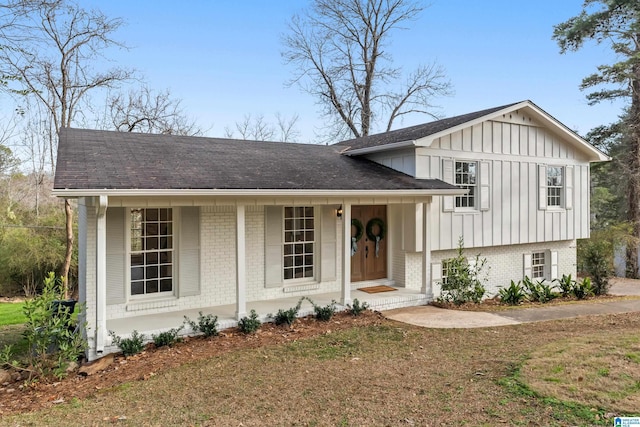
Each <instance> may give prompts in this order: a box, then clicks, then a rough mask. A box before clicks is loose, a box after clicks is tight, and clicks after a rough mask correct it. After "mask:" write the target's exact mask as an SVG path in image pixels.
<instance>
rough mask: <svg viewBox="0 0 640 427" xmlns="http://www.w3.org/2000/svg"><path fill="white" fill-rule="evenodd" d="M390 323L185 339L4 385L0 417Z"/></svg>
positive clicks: (370, 316) (370, 319)
mask: <svg viewBox="0 0 640 427" xmlns="http://www.w3.org/2000/svg"><path fill="white" fill-rule="evenodd" d="M382 322H385V319H384V317H383V316H382V315H381V314H380V313H378V312H371V311H366V312H363V313H362V314H361V315H360V316H358V317H354V316H352V315H350V314H348V313H337V314H336V315H335V316H334V317H333V318H332V319H331V320H330V321H329V322H320V321H317V320H315V318H313V317H306V318H301V319H298V320H297V321H296V323H294V325H293V327H291V328H288V327H283V326H275V325H274V324H272V323H264V324H263V325H262V326H261V328H260V330H259V331H258V332H257V333H256V334H253V335H245V334H242V333H240V332H239V331H238V330H237V329H227V330H224V331H222V332H220V335H219V336H217V337H212V338H208V339H205V338H203V337H192V338H186V339H184V340H183V341H182V342H179V343H177V344H176V345H174V346H173V347H162V348H158V349H156V348H154V346H153V345H152V344H151V345H149V346H147V349H146V350H145V351H144V352H142V353H140V354H137V355H134V356H130V357H127V358H125V357H124V356H122V355H121V354H119V355H116V357H115V360H114V363H113V364H111V365H110V366H108V367H107V368H106V369H105V370H104V371H102V372H99V373H97V374H95V375H91V376H82V375H79V374H77V373H76V372H74V373H72V374H70V375H69V376H67V377H66V378H64V379H63V380H60V381H48V382H36V383H33V384H22V383H20V382H17V383H13V384H8V385H0V415H9V414H15V413H22V412H30V411H35V410H38V409H42V408H47V407H50V406H52V405H55V404H59V403H63V402H69V401H70V400H72V399H74V398H77V399H84V398H87V397H89V396H91V395H94V394H95V393H98V392H100V390H104V389H109V388H112V387H116V386H118V385H120V384H123V383H126V382H130V381H145V380H147V379H149V378H151V377H152V376H154V375H155V374H156V373H157V372H159V371H162V370H166V369H170V368H174V367H177V366H180V365H183V364H185V363H187V362H191V361H196V360H203V359H207V358H211V357H214V356H216V355H219V354H223V353H226V352H230V351H234V350H240V349H251V348H258V347H263V346H270V345H277V344H283V343H289V342H294V341H297V340H301V339H306V338H310V337H314V336H319V335H322V334H327V333H331V332H332V331H338V330H343V329H348V328H351V327H354V326H367V325H374V324H380V323H382Z"/></svg>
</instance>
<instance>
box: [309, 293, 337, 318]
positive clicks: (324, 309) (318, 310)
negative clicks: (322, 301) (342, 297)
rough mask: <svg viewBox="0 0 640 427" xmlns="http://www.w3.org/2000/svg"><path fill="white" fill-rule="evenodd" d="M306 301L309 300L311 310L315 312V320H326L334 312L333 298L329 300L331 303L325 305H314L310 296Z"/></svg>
mask: <svg viewBox="0 0 640 427" xmlns="http://www.w3.org/2000/svg"><path fill="white" fill-rule="evenodd" d="M307 301H309V302H310V303H311V305H312V306H313V311H314V313H315V314H316V319H317V320H320V321H322V322H328V321H329V320H331V318H332V317H333V315H334V314H335V313H336V302H335V301H334V300H331V304H327V305H325V306H319V305H316V303H314V302H313V301H312V300H311V299H310V298H307Z"/></svg>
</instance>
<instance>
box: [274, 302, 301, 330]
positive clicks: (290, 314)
mask: <svg viewBox="0 0 640 427" xmlns="http://www.w3.org/2000/svg"><path fill="white" fill-rule="evenodd" d="M303 299H304V298H300V300H299V301H298V304H296V306H295V307H291V308H289V309H287V310H283V309H279V310H278V312H277V313H276V315H275V316H272V315H269V317H273V320H274V322H275V324H276V325H278V326H279V325H287V326H291V325H293V323H294V322H295V321H296V319H297V318H298V312H299V311H300V307H302V301H303Z"/></svg>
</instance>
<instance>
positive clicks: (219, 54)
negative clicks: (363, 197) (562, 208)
mask: <svg viewBox="0 0 640 427" xmlns="http://www.w3.org/2000/svg"><path fill="white" fill-rule="evenodd" d="M81 4H83V5H85V6H86V7H88V8H90V7H98V8H100V9H101V10H102V11H103V12H105V13H106V14H107V15H108V16H111V17H121V18H123V19H124V20H125V21H126V26H125V27H123V28H122V29H121V30H120V31H119V32H118V33H117V35H116V38H117V39H118V40H120V41H123V42H125V43H126V44H127V45H129V46H130V47H131V49H130V50H128V51H126V50H120V51H117V52H110V53H109V56H110V57H111V58H113V59H114V61H115V62H116V63H117V64H118V65H121V66H126V67H132V68H136V69H137V70H138V71H139V72H140V73H141V74H142V75H143V77H144V80H145V81H146V82H147V84H148V85H149V86H150V87H151V88H153V89H156V90H164V89H169V90H170V91H171V93H172V95H173V96H174V97H175V98H179V99H182V106H183V108H184V110H185V112H186V113H188V114H189V115H190V116H192V117H194V118H195V119H196V120H197V121H198V123H199V124H200V125H201V126H202V127H203V128H206V129H209V130H208V132H207V134H208V135H210V136H223V134H224V128H225V126H232V125H233V123H235V122H236V121H240V120H242V118H243V116H244V115H245V114H252V115H254V116H255V115H260V114H262V115H264V116H265V118H267V119H273V115H274V114H275V113H281V114H282V115H284V116H286V117H290V116H292V115H294V114H298V115H299V122H298V128H299V130H300V131H301V133H302V136H301V138H300V142H313V141H314V140H315V139H316V136H315V135H316V133H317V132H316V131H317V130H318V129H320V128H322V126H323V123H322V121H321V120H320V117H319V114H318V112H317V106H316V105H315V100H314V99H313V98H312V97H310V96H309V95H307V94H306V93H303V92H302V91H301V90H300V89H299V88H298V87H296V86H293V87H289V88H288V87H286V86H285V82H286V81H287V80H288V79H289V78H290V77H291V74H292V69H291V68H290V67H289V66H287V65H286V64H284V63H283V61H282V59H281V56H280V52H281V49H282V45H281V43H280V37H281V35H282V34H283V33H284V32H286V28H287V22H288V21H289V20H290V18H291V16H292V15H293V14H294V13H295V12H298V11H300V10H302V9H303V8H304V7H305V6H306V5H307V4H308V3H307V2H306V1H303V0H287V1H285V0H278V1H276V0H274V1H264V0H244V1H236V0H215V1H205V0H199V1H189V2H176V1H167V0H154V1H142V0H138V1H130V0H129V1H123V0H109V1H108V2H103V1H89V0H84V1H81ZM581 5H582V0H562V1H558V0H537V1H534V2H515V1H513V0H487V1H480V0H434V1H432V2H431V3H430V6H429V7H428V8H427V9H426V10H425V11H424V12H423V13H422V15H421V16H420V18H419V19H417V20H416V21H414V22H412V23H411V25H410V27H409V28H408V29H407V30H404V31H400V32H397V33H395V35H394V38H393V40H392V41H391V45H390V47H389V51H390V52H391V54H392V56H393V59H394V64H395V65H396V66H400V67H402V68H403V69H406V70H408V71H410V70H411V69H413V68H414V67H415V66H416V65H418V64H420V63H430V62H433V61H436V62H437V63H438V64H440V65H441V66H442V67H444V69H445V70H446V72H447V75H448V77H449V78H450V80H451V83H452V86H453V91H454V94H453V95H452V96H451V97H447V98H441V99H438V100H436V101H435V103H436V104H437V105H439V106H441V109H440V111H439V113H440V114H441V115H442V116H453V115H457V114H464V113H468V112H471V111H476V110H480V109H484V108H489V107H493V106H498V105H503V104H507V103H511V102H515V101H521V100H524V99H531V100H532V101H534V102H535V103H536V104H537V105H538V106H540V107H541V108H543V109H544V110H546V111H547V112H548V113H550V114H551V115H553V116H554V117H556V118H557V119H558V120H560V121H561V122H563V123H564V124H566V125H567V126H569V127H570V128H572V129H575V130H577V131H578V132H579V133H580V134H582V135H584V134H585V133H587V132H588V131H589V130H590V129H591V128H593V127H595V126H597V125H600V124H607V123H610V122H613V121H615V120H616V118H617V117H618V115H619V114H620V112H621V104H619V103H618V104H611V103H604V104H602V105H599V106H588V105H587V102H586V100H585V93H583V92H581V91H580V90H579V88H578V86H579V84H580V81H581V79H582V78H583V77H584V76H586V75H588V74H591V73H592V72H594V71H595V69H596V66H597V65H599V64H602V63H608V62H610V61H612V60H613V59H615V58H614V57H613V56H612V54H611V53H610V51H609V50H608V48H607V47H606V46H597V45H595V44H587V45H586V46H585V48H583V49H582V50H581V51H579V52H576V53H567V54H564V55H560V53H559V49H558V47H557V45H556V43H555V42H554V41H553V40H552V39H551V35H552V32H553V25H555V24H558V23H560V22H562V21H565V20H566V19H568V18H570V17H571V16H574V15H577V14H578V13H579V12H580V10H581V9H580V7H581ZM429 120H430V119H429V118H428V117H426V116H420V115H415V116H411V117H408V118H406V119H405V120H404V121H403V122H398V123H396V127H402V126H408V125H412V124H416V123H422V122H426V121H429Z"/></svg>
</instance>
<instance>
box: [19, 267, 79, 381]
mask: <svg viewBox="0 0 640 427" xmlns="http://www.w3.org/2000/svg"><path fill="white" fill-rule="evenodd" d="M61 283H62V281H61V279H60V278H56V276H55V274H54V273H49V275H48V276H47V277H46V278H45V280H44V285H43V287H42V293H41V294H40V295H38V296H37V297H35V298H32V299H29V300H27V301H25V303H24V314H25V317H26V318H27V322H26V329H25V332H24V336H25V338H26V341H27V344H28V348H29V349H30V351H29V354H28V356H27V361H26V363H27V365H28V366H30V367H31V368H30V370H31V371H32V372H33V373H35V375H36V376H42V377H47V376H49V375H54V376H56V377H58V378H62V377H64V376H65V375H66V369H67V367H68V366H69V363H70V362H75V361H77V360H78V357H80V356H81V355H82V353H83V352H84V351H85V350H86V348H87V342H86V340H85V339H84V338H83V336H82V334H81V333H80V330H79V329H80V328H79V325H77V322H76V321H75V320H74V319H73V316H72V313H71V310H72V309H71V308H69V307H67V306H65V305H64V304H61V303H60V302H61V301H63V300H64V295H63V293H62V291H61ZM79 311H82V307H80V308H79Z"/></svg>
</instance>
